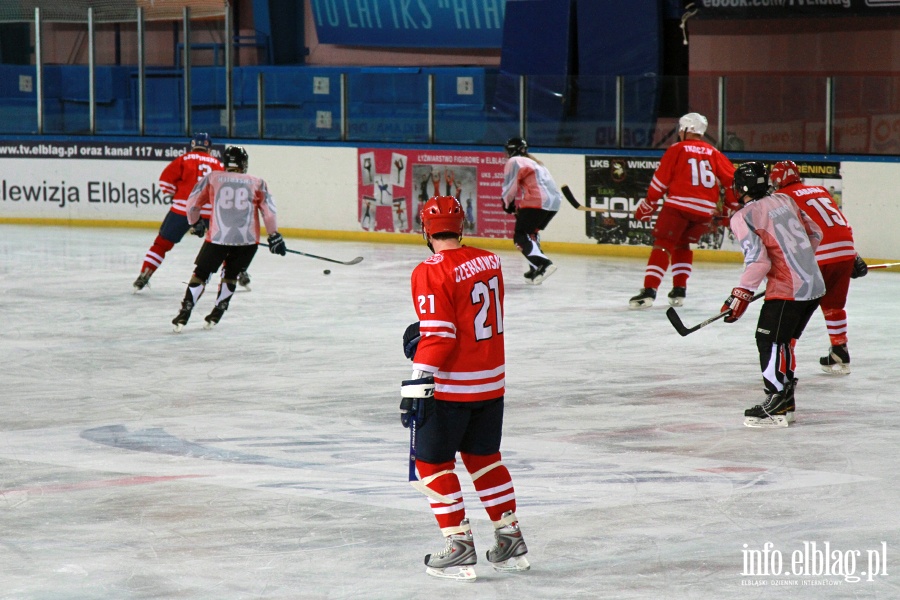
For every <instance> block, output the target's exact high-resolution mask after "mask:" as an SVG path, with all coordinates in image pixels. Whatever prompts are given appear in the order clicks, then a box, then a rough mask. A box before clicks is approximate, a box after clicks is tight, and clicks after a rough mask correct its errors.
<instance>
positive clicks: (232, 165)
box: [224, 146, 250, 173]
mask: <svg viewBox="0 0 900 600" xmlns="http://www.w3.org/2000/svg"><path fill="white" fill-rule="evenodd" d="M224 158H225V170H226V171H238V172H240V173H246V172H247V167H249V166H250V157H249V156H247V151H246V150H244V149H243V148H242V147H241V146H228V147H227V148H225V156H224Z"/></svg>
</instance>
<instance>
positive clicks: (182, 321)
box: [172, 300, 194, 333]
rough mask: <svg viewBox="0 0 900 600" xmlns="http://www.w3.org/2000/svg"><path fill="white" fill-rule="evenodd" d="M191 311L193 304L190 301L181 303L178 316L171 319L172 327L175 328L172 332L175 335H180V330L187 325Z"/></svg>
mask: <svg viewBox="0 0 900 600" xmlns="http://www.w3.org/2000/svg"><path fill="white" fill-rule="evenodd" d="M192 310H194V303H193V302H191V301H190V300H182V301H181V310H180V311H178V315H177V316H176V317H175V318H174V319H172V325H174V326H175V327H174V328H173V331H175V333H181V330H182V329H184V326H185V325H187V322H188V320H189V319H190V318H191V311H192Z"/></svg>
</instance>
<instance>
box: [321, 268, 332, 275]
mask: <svg viewBox="0 0 900 600" xmlns="http://www.w3.org/2000/svg"><path fill="white" fill-rule="evenodd" d="M322 273H323V274H324V275H331V269H325V270H324V271H322Z"/></svg>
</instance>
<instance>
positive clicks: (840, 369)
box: [819, 363, 850, 375]
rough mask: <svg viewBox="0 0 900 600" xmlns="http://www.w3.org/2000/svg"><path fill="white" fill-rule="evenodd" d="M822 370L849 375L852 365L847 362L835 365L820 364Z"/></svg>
mask: <svg viewBox="0 0 900 600" xmlns="http://www.w3.org/2000/svg"><path fill="white" fill-rule="evenodd" d="M819 366H820V367H822V371H824V372H825V373H828V374H829V375H849V374H850V365H848V364H847V363H835V364H833V365H819Z"/></svg>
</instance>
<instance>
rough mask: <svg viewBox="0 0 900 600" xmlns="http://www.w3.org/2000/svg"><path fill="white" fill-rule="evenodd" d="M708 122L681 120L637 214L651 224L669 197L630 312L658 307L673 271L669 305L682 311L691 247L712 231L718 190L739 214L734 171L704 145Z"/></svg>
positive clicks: (695, 117)
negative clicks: (668, 272) (733, 188)
mask: <svg viewBox="0 0 900 600" xmlns="http://www.w3.org/2000/svg"><path fill="white" fill-rule="evenodd" d="M707 126H708V122H707V120H706V117H704V116H703V115H701V114H698V113H688V114H686V115H684V116H683V117H681V119H679V120H678V142H676V143H674V144H672V145H671V146H669V148H668V149H667V150H666V152H665V153H664V154H663V156H662V159H661V160H660V162H659V167H657V169H656V171H655V172H654V173H653V179H652V181H651V182H650V188H649V189H648V190H647V197H646V198H644V199H643V200H641V202H640V204H638V205H637V208H635V211H634V218H635V219H637V220H639V221H647V222H649V221H650V218H651V217H652V216H653V213H654V212H656V208H657V204H658V203H659V201H660V200H662V199H663V197H665V201H664V202H663V205H662V210H661V211H660V213H659V217H657V219H656V225H655V227H654V228H653V236H654V241H653V250H651V252H650V258H649V259H648V260H647V268H646V270H645V271H644V287H643V288H641V290H640V291H639V292H638V294H637V295H636V296H634V297H632V298H631V299H630V300H629V301H628V305H629V307H630V308H648V307H650V306H653V301H654V300H655V299H656V290H657V288H658V287H659V285H660V284H661V283H662V280H663V277H664V276H665V274H666V270H667V269H668V268H669V264H670V263H671V265H672V291H671V292H669V304H671V305H672V306H682V305H683V304H684V299H685V297H686V295H687V282H688V278H689V277H690V276H691V271H692V269H693V263H694V253H693V251H692V250H691V244H695V243H697V242H698V241H699V240H700V237H701V236H702V235H703V234H704V233H707V232H708V231H709V228H710V223H711V222H712V219H713V215H715V213H716V210H717V207H718V202H719V187H720V186H721V187H723V188H724V190H725V206H726V208H728V209H729V210H735V209H736V208H737V206H736V204H735V201H734V195H733V193H732V191H731V183H732V181H733V178H734V165H733V164H732V163H731V161H730V160H728V159H727V158H726V157H725V155H724V154H722V153H721V152H720V151H719V150H717V149H716V148H715V146H713V145H712V144H710V143H708V142H706V141H705V140H704V139H703V134H704V133H706V128H707Z"/></svg>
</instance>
